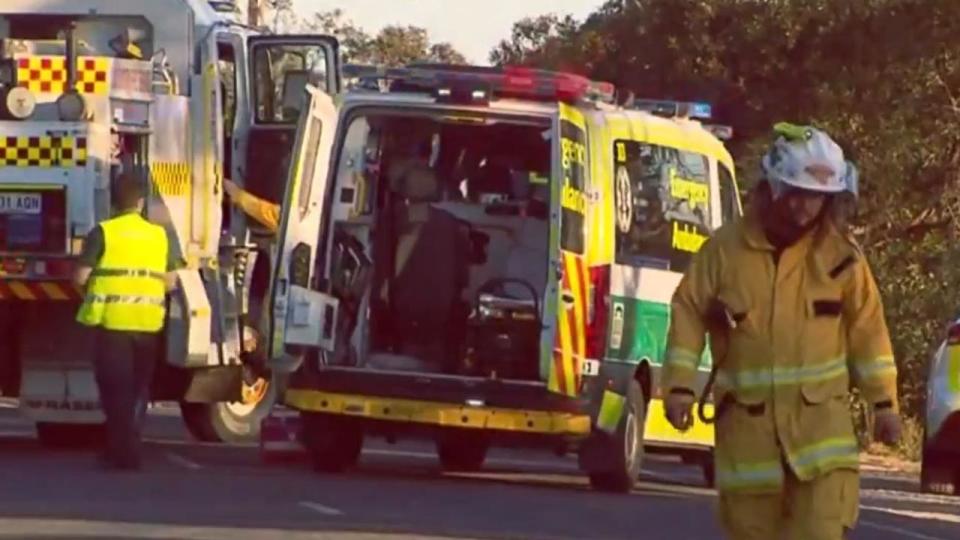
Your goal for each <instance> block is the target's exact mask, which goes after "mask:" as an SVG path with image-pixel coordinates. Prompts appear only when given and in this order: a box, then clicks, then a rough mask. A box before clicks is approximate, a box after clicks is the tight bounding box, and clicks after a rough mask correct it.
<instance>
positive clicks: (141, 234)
mask: <svg viewBox="0 0 960 540" xmlns="http://www.w3.org/2000/svg"><path fill="white" fill-rule="evenodd" d="M100 227H101V228H102V229H103V244H104V246H103V255H102V256H101V257H100V262H99V263H97V266H96V268H94V269H93V272H92V273H91V275H90V281H89V283H88V286H87V294H86V298H85V299H84V302H83V305H81V306H80V311H79V313H78V314H77V321H78V322H80V323H81V324H84V325H87V326H101V327H103V328H105V329H107V330H118V331H128V332H158V331H160V329H161V328H162V327H163V318H164V315H165V307H164V295H165V293H166V286H165V282H164V275H165V272H166V269H167V249H168V246H167V234H166V231H164V230H163V228H162V227H160V226H158V225H154V224H152V223H150V222H148V221H147V220H145V219H143V218H142V217H141V216H140V215H139V214H135V213H131V214H125V215H122V216H119V217H116V218H113V219H110V220H107V221H104V222H102V223H101V224H100Z"/></svg>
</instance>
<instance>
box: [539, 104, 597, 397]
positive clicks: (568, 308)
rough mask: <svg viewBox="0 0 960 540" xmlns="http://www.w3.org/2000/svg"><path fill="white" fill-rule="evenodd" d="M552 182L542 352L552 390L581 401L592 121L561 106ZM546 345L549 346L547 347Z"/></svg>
mask: <svg viewBox="0 0 960 540" xmlns="http://www.w3.org/2000/svg"><path fill="white" fill-rule="evenodd" d="M555 133H556V134H557V136H556V137H554V138H553V139H554V141H553V144H554V157H553V170H554V171H555V172H554V175H553V182H551V186H552V189H551V197H550V199H551V212H550V215H551V225H550V248H551V249H550V254H551V255H550V257H551V260H550V268H551V271H550V273H549V276H548V286H547V291H548V293H547V294H548V297H547V299H546V302H545V304H546V310H545V319H546V320H547V321H549V320H551V318H550V317H551V316H552V317H554V318H553V319H552V321H553V324H552V325H549V326H552V327H553V332H552V333H549V332H548V334H552V335H548V336H545V339H550V340H551V343H550V344H549V346H542V347H541V351H542V352H541V355H542V357H541V365H544V364H546V370H545V371H546V374H547V388H548V389H549V390H550V391H551V392H553V393H557V394H561V395H565V396H569V397H576V396H577V395H579V393H580V387H581V384H580V383H581V376H582V374H583V373H582V366H583V364H584V360H585V356H586V322H587V295H588V281H589V271H588V268H587V266H586V257H585V255H586V242H587V238H586V225H587V219H586V209H587V202H588V196H587V186H588V185H589V181H588V180H589V179H588V175H589V174H590V165H589V152H588V151H587V148H588V146H589V145H588V141H587V128H586V119H585V118H584V115H583V113H582V112H581V111H580V110H578V109H577V108H576V107H573V106H570V105H567V104H565V103H562V102H561V103H559V114H558V117H557V126H556V128H555ZM544 345H546V344H544Z"/></svg>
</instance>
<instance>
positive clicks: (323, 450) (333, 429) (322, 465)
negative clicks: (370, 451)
mask: <svg viewBox="0 0 960 540" xmlns="http://www.w3.org/2000/svg"><path fill="white" fill-rule="evenodd" d="M300 416H301V418H302V419H303V423H302V426H303V445H304V447H306V449H307V452H309V454H310V458H311V460H312V461H313V467H314V469H316V470H317V471H319V472H326V473H338V472H343V471H345V470H347V469H349V468H351V467H353V466H355V465H356V464H357V461H359V460H360V453H361V451H362V450H363V430H362V429H361V428H360V425H359V424H358V423H357V422H355V421H352V420H351V419H350V418H347V417H344V416H334V415H328V414H317V413H300Z"/></svg>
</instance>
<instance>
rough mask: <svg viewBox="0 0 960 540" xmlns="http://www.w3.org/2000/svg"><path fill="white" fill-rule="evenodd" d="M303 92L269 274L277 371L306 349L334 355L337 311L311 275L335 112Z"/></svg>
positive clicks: (323, 97)
mask: <svg viewBox="0 0 960 540" xmlns="http://www.w3.org/2000/svg"><path fill="white" fill-rule="evenodd" d="M306 93H307V111H306V113H305V114H303V115H302V116H301V119H300V123H299V127H298V129H297V138H296V143H295V144H294V146H293V153H292V155H291V166H290V169H289V180H288V182H287V188H286V191H285V195H284V197H283V202H282V206H283V211H282V214H281V219H280V227H279V230H278V231H277V256H276V257H275V262H274V267H273V274H272V276H273V284H272V287H271V291H272V302H271V306H272V314H271V324H270V359H271V367H272V368H273V369H275V370H279V371H287V370H293V369H296V367H297V366H298V365H299V363H300V360H301V359H302V357H303V354H304V352H306V351H307V350H309V349H320V350H326V351H331V350H333V347H334V336H335V332H334V329H335V328H336V317H337V309H338V306H337V300H336V299H335V298H334V297H332V296H330V295H327V294H324V293H321V292H319V291H318V290H316V289H317V287H316V284H317V281H318V280H317V279H316V276H314V273H315V272H317V255H318V253H317V252H318V250H319V249H320V246H321V245H322V244H323V242H322V241H323V231H322V230H321V228H322V227H323V224H324V219H323V217H324V213H325V211H326V207H325V205H324V202H325V199H326V194H327V187H328V186H327V184H328V178H329V169H330V160H331V155H330V154H331V148H332V147H333V142H334V137H335V133H336V122H337V117H336V114H337V112H336V109H335V107H334V104H333V100H332V99H331V98H330V96H329V95H327V94H325V93H323V92H322V91H320V90H319V89H318V88H316V87H314V86H312V85H311V86H307V92H306ZM267 151H269V150H267Z"/></svg>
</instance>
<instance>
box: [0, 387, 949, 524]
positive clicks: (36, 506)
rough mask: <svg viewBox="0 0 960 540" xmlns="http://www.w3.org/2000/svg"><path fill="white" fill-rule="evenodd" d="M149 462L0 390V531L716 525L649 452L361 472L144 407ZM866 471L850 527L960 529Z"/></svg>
mask: <svg viewBox="0 0 960 540" xmlns="http://www.w3.org/2000/svg"><path fill="white" fill-rule="evenodd" d="M147 436H148V439H149V441H148V444H147V447H146V461H145V465H146V468H145V470H144V471H143V472H140V473H133V474H131V473H106V472H101V471H99V470H97V469H95V468H94V467H93V458H92V453H91V452H90V451H86V452H84V451H75V450H74V451H51V450H44V449H41V448H39V446H38V445H37V443H36V442H35V441H34V439H33V433H32V427H31V426H30V425H29V424H27V423H25V422H24V421H23V420H21V419H20V418H19V417H18V415H17V413H16V411H15V410H14V409H12V408H10V404H9V402H5V401H0V538H18V539H22V540H53V539H59V538H89V539H93V538H98V539H102V540H121V539H143V538H165V539H166V538H183V539H191V540H192V539H203V540H206V539H214V538H217V539H220V538H231V539H253V538H257V539H273V538H276V539H291V540H299V539H308V538H309V539H321V538H344V539H366V538H394V539H400V538H478V539H495V538H497V539H499V538H523V539H540V538H542V539H567V538H610V539H619V538H623V539H627V538H630V539H632V538H644V539H648V540H657V539H669V540H682V539H688V538H689V539H696V540H703V539H708V538H720V533H719V530H718V528H717V526H716V524H715V522H714V519H713V514H712V512H713V505H714V504H715V500H716V499H715V495H714V493H713V492H712V491H711V490H708V489H704V488H703V487H701V480H700V476H699V472H698V470H697V469H694V468H691V467H688V466H683V465H681V464H680V463H678V462H674V461H672V460H669V459H665V458H661V459H648V460H647V464H646V466H645V470H644V472H643V475H642V477H641V481H640V482H639V483H638V485H637V488H636V489H635V491H634V492H633V493H632V494H630V495H623V496H617V495H608V494H602V493H597V492H593V491H590V490H589V489H588V487H587V485H586V482H585V481H584V479H583V478H582V477H581V476H580V475H579V474H578V473H577V470H576V462H575V460H573V459H571V458H558V457H556V456H552V455H549V454H538V453H529V452H515V451H500V452H494V453H493V454H491V458H490V460H489V461H488V466H487V468H486V470H485V471H484V472H483V473H481V474H456V475H455V474H444V473H441V472H440V471H439V468H438V465H437V462H436V459H435V457H434V455H433V452H432V448H431V447H430V446H428V445H424V444H418V443H402V444H398V445H387V444H385V443H379V442H378V441H374V442H372V443H371V444H368V445H367V447H366V448H365V450H364V455H363V459H362V461H361V465H360V467H359V469H358V470H356V471H353V472H351V473H347V474H344V475H321V474H317V473H314V472H313V471H312V470H311V469H310V467H309V466H308V464H307V463H305V462H292V463H282V464H269V465H268V464H264V463H261V461H260V459H259V455H258V452H257V448H256V447H255V446H230V447H225V446H217V445H203V444H197V443H194V442H191V441H189V439H188V438H187V436H186V435H185V433H184V431H183V430H182V428H181V427H180V423H179V419H178V418H177V416H176V410H175V409H165V408H160V409H156V410H154V412H153V413H152V415H151V419H150V425H149V429H148V433H147ZM916 489H917V485H916V479H915V478H911V477H909V476H906V475H899V474H890V473H883V474H880V473H868V474H865V479H864V487H863V494H862V512H861V523H860V527H859V528H858V530H857V531H856V532H855V533H854V534H853V535H852V537H851V539H852V540H867V539H870V540H893V539H898V540H901V539H907V540H911V539H913V540H956V539H958V538H960V498H947V497H939V496H929V495H921V494H919V493H917V492H916Z"/></svg>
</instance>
